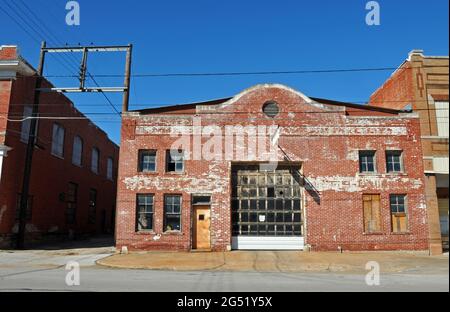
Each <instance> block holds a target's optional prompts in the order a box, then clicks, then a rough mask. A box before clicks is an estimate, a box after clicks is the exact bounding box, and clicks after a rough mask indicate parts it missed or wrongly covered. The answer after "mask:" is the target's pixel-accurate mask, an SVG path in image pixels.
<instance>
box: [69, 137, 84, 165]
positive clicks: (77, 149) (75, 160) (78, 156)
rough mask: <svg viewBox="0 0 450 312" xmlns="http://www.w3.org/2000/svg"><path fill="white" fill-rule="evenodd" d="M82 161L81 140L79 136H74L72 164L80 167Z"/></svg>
mask: <svg viewBox="0 0 450 312" xmlns="http://www.w3.org/2000/svg"><path fill="white" fill-rule="evenodd" d="M82 159H83V140H82V139H81V138H80V137H79V136H76V137H75V138H74V139H73V152H72V164H74V165H76V166H80V167H81V165H82Z"/></svg>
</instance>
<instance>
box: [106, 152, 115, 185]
mask: <svg viewBox="0 0 450 312" xmlns="http://www.w3.org/2000/svg"><path fill="white" fill-rule="evenodd" d="M113 169H114V161H113V159H112V158H111V157H108V161H107V164H106V178H107V179H108V180H113V178H114V177H113Z"/></svg>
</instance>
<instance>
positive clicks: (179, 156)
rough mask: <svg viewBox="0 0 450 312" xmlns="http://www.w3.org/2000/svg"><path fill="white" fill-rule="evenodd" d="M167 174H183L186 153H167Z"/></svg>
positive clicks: (180, 151) (176, 151)
mask: <svg viewBox="0 0 450 312" xmlns="http://www.w3.org/2000/svg"><path fill="white" fill-rule="evenodd" d="M166 159H167V172H183V171H184V151H182V150H170V151H167V157H166Z"/></svg>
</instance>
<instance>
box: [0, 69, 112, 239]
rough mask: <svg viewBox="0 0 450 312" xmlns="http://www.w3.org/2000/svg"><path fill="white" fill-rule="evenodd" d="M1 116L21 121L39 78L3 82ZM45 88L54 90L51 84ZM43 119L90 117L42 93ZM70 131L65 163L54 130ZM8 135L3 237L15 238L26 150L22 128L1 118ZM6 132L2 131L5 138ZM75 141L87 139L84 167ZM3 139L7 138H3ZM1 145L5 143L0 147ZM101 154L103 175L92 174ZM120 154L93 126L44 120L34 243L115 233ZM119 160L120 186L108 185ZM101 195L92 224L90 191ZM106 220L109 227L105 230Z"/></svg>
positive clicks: (37, 157) (1, 188) (36, 161)
mask: <svg viewBox="0 0 450 312" xmlns="http://www.w3.org/2000/svg"><path fill="white" fill-rule="evenodd" d="M0 86H1V88H0V112H1V116H2V117H4V116H5V115H4V113H5V112H7V113H8V115H7V116H8V118H9V119H20V118H22V116H23V111H24V107H25V106H26V105H29V104H31V103H33V100H34V86H35V78H33V77H18V78H17V79H14V80H8V81H0ZM44 86H47V87H49V86H51V85H50V83H48V82H45V83H44ZM40 103H41V104H42V105H41V106H40V108H39V114H40V116H64V117H80V118H83V117H84V116H83V115H82V114H81V113H80V112H79V111H78V110H77V109H76V108H75V107H74V105H73V104H72V103H71V101H70V100H69V99H68V98H66V97H65V96H64V95H62V94H57V93H42V94H41V97H40ZM55 122H56V123H58V124H60V125H61V126H63V127H64V128H65V140H64V157H63V158H60V157H56V156H53V155H52V154H51V145H52V132H53V124H54V123H55ZM1 125H3V129H5V128H6V130H4V131H5V132H6V133H5V134H6V135H5V136H4V142H3V143H4V144H5V145H7V146H9V147H11V148H12V150H11V151H10V152H9V153H8V157H7V158H5V159H4V163H3V174H2V180H1V184H0V209H1V213H0V236H3V237H10V236H11V234H12V233H14V232H15V231H16V230H17V221H16V206H17V205H16V203H17V198H18V194H19V193H20V192H21V188H22V178H23V168H24V162H25V151H26V144H25V143H23V142H22V141H21V136H20V134H21V127H22V123H21V122H12V121H9V122H6V119H5V118H0V126H1ZM1 132H2V130H0V133H1ZM75 136H80V137H81V138H82V139H83V159H82V166H81V167H78V166H75V165H73V164H72V151H73V141H74V137H75ZM0 138H1V136H0ZM0 143H1V141H0ZM93 147H96V148H98V149H99V150H100V157H101V158H100V173H99V174H98V175H97V174H94V173H93V172H91V169H90V168H91V167H90V165H91V151H92V148H93ZM118 154H119V148H118V146H117V145H116V144H114V143H113V142H112V141H110V140H109V139H108V137H107V135H106V133H104V132H103V131H102V130H101V129H99V128H98V127H97V126H96V125H94V124H93V123H92V122H90V121H89V120H86V119H83V120H51V119H50V120H47V119H46V120H44V119H41V120H39V122H38V139H37V144H36V148H35V150H34V155H33V165H32V176H31V185H30V195H32V196H33V205H32V219H31V220H29V222H28V224H27V232H28V236H29V238H31V237H36V238H39V237H44V236H52V235H59V234H63V235H66V234H67V233H68V232H69V231H74V233H75V234H80V235H81V234H92V233H102V232H103V231H104V230H106V231H109V232H112V231H113V228H114V225H113V223H114V214H115V213H114V211H115V198H116V181H117V168H118ZM108 157H112V158H113V160H114V170H113V172H114V181H111V180H109V179H107V177H106V170H107V158H108ZM69 183H76V184H78V199H77V201H78V202H77V212H76V222H75V224H73V225H69V224H67V223H66V215H65V211H66V207H67V203H66V201H67V192H68V185H69ZM91 188H92V189H95V190H97V193H98V194H97V209H96V223H95V224H89V222H88V207H89V190H90V189H91ZM103 214H105V217H104V220H105V221H104V224H103Z"/></svg>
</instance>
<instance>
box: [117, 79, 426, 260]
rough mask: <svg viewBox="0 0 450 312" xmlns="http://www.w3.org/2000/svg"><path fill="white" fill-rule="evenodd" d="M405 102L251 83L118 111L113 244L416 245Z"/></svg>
mask: <svg viewBox="0 0 450 312" xmlns="http://www.w3.org/2000/svg"><path fill="white" fill-rule="evenodd" d="M420 136H421V135H420V122H419V118H418V116H417V115H416V114H413V113H409V112H407V111H398V110H392V109H386V108H375V107H370V106H359V105H354V104H347V103H339V102H334V101H329V100H322V99H315V98H309V97H307V96H305V95H303V94H301V93H300V92H297V91H295V90H293V89H290V88H288V87H285V86H282V85H258V86H255V87H253V88H250V89H248V90H246V91H244V92H242V93H240V94H238V95H236V96H235V97H233V98H228V99H223V100H216V101H211V102H206V103H197V104H189V105H177V106H171V107H162V108H155V109H145V110H139V111H130V112H126V113H125V114H124V115H123V124H122V142H121V150H120V159H121V161H120V165H119V183H118V202H117V204H118V205H117V213H118V218H117V227H116V232H117V233H116V235H117V237H116V239H117V247H118V248H119V249H120V248H122V247H127V248H128V249H129V250H157V249H165V250H192V249H207V250H208V249H211V250H232V249H244V250H245V249H260V250H280V249H281V250H301V249H305V248H311V249H312V250H336V251H337V250H428V248H429V244H428V221H427V205H426V196H425V181H424V173H423V161H422V157H423V155H422V146H421V141H420Z"/></svg>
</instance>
